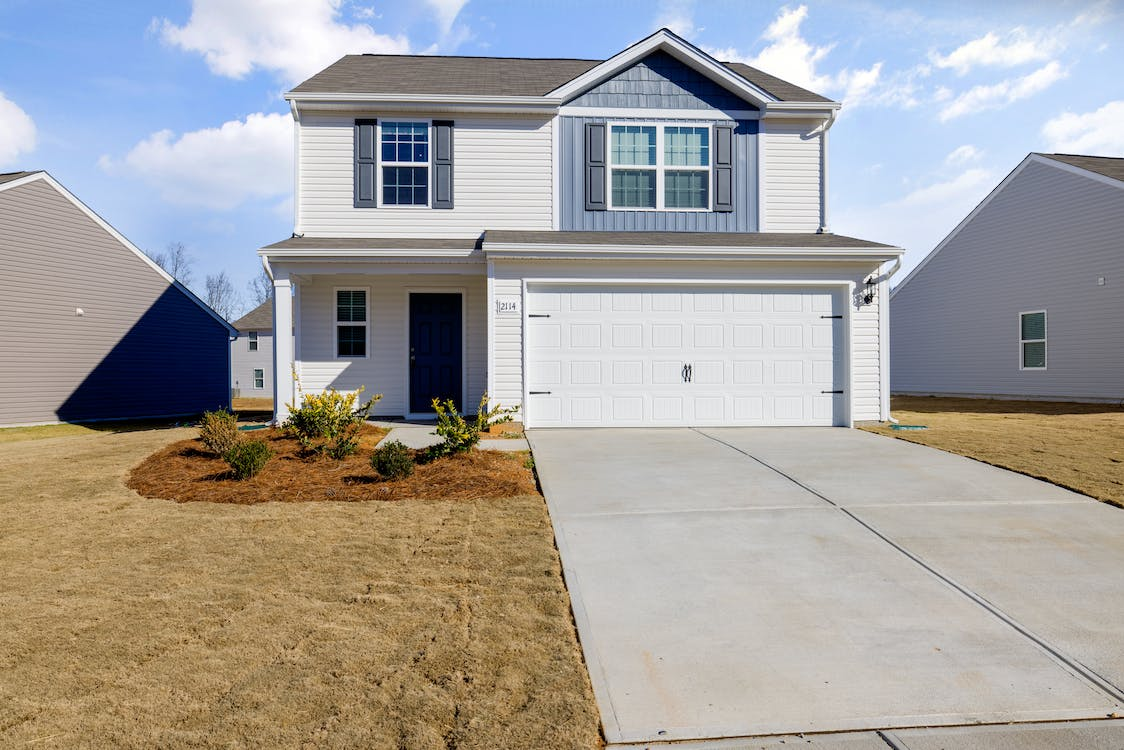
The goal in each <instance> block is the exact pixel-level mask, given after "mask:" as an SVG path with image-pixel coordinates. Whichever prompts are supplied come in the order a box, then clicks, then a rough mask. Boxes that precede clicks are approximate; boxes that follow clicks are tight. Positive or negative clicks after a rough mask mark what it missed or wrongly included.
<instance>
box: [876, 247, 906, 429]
mask: <svg viewBox="0 0 1124 750" xmlns="http://www.w3.org/2000/svg"><path fill="white" fill-rule="evenodd" d="M901 267H902V256H900V255H899V256H898V257H897V258H895V259H894V265H892V266H890V268H889V270H887V271H886V272H885V273H882V274H880V275H878V276H872V277H871V278H870V279H869V281H870V283H872V284H881V283H883V282H888V281H889V280H890V279H891V278H892V277H893V275H894V274H896V273H897V272H898V271H899V270H901ZM886 289H887V291H886V300H885V304H886V310H885V311H882V310H880V311H879V314H880V316H881V317H882V319H883V320H884V321H886V322H887V326H886V328H885V329H882V327H881V326H880V332H883V331H884V335H882V336H880V338H881V339H882V341H881V343H882V349H883V351H884V352H885V356H884V358H883V360H882V365H883V367H882V369H883V371H884V372H885V371H886V370H889V366H890V336H889V326H888V323H889V317H888V315H889V312H888V311H889V304H890V292H889V285H887V287H886ZM883 313H885V314H883ZM884 385H885V386H886V388H885V390H886V391H887V392H886V394H885V396H886V400H887V402H888V401H889V399H890V394H889V390H890V378H889V377H888V376H887V377H886V378H885V380H884ZM887 406H888V404H887ZM886 421H888V422H889V423H890V424H898V420H896V419H894V417H893V415H891V414H890V410H889V408H887V409H886Z"/></svg>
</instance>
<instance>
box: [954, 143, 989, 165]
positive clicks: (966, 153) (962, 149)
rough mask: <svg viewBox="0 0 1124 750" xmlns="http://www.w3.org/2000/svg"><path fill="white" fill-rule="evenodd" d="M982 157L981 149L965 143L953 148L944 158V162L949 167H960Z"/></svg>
mask: <svg viewBox="0 0 1124 750" xmlns="http://www.w3.org/2000/svg"><path fill="white" fill-rule="evenodd" d="M982 157H983V151H980V150H979V149H978V148H976V147H975V146H973V145H971V144H970V143H967V144H964V145H963V146H959V147H957V148H955V149H953V150H952V152H951V153H949V155H948V156H946V157H945V158H944V163H945V164H946V165H948V166H950V167H962V166H964V165H965V164H968V163H969V162H973V161H979V160H980V159H981V158H982Z"/></svg>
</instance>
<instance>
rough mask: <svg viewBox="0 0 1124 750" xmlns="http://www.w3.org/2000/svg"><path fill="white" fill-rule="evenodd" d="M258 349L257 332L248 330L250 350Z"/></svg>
mask: <svg viewBox="0 0 1124 750" xmlns="http://www.w3.org/2000/svg"><path fill="white" fill-rule="evenodd" d="M257 350H258V332H257V331H250V351H252V352H256V351H257Z"/></svg>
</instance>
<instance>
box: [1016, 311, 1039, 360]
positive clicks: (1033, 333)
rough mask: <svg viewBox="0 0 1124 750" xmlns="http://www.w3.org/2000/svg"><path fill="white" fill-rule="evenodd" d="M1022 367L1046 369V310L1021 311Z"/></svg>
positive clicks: (1020, 340)
mask: <svg viewBox="0 0 1124 750" xmlns="http://www.w3.org/2000/svg"><path fill="white" fill-rule="evenodd" d="M1019 349H1020V353H1019V356H1020V358H1021V365H1020V367H1021V369H1023V370H1045V369H1046V311H1045V310H1039V311H1036V312H1024V313H1019Z"/></svg>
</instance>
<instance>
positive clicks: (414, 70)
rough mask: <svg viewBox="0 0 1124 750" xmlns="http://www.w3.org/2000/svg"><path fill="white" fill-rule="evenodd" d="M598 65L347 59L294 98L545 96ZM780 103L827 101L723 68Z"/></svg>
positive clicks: (733, 66)
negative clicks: (305, 95)
mask: <svg viewBox="0 0 1124 750" xmlns="http://www.w3.org/2000/svg"><path fill="white" fill-rule="evenodd" d="M602 62H604V61H603V60H574V59H543V58H526V57H454V56H449V57H445V56H436V55H347V56H345V57H342V58H340V59H339V60H337V61H336V62H334V63H332V64H331V65H329V66H328V67H327V68H325V69H324V70H322V71H320V72H319V73H317V74H316V75H314V76H313V77H312V78H309V79H308V80H307V81H305V82H304V83H301V84H300V85H299V86H297V87H296V88H294V89H293V92H294V93H326V94H328V93H331V94H437V95H454V94H463V95H469V96H544V95H545V94H547V93H549V92H551V91H553V90H554V89H556V88H558V87H559V86H561V85H562V84H564V83H566V82H568V81H572V80H573V79H575V78H577V77H578V76H580V75H582V74H583V73H586V72H588V71H589V70H591V69H592V68H594V67H596V66H597V65H600V64H601V63H602ZM722 64H723V65H725V66H726V67H727V68H729V69H730V70H731V71H733V72H734V73H736V74H737V75H739V76H741V77H742V78H744V79H746V80H747V81H749V82H750V83H752V84H753V85H755V86H757V87H758V88H761V89H764V90H765V91H766V92H768V93H769V94H771V95H773V96H774V97H776V98H777V99H778V100H779V101H782V102H793V101H798V102H830V101H831V100H830V99H828V98H826V97H823V96H820V95H819V94H816V93H813V92H811V91H808V90H807V89H802V88H800V87H799V86H796V85H794V84H791V83H788V82H787V81H782V80H781V79H780V78H777V77H775V76H771V75H769V74H768V73H764V72H762V71H760V70H757V69H756V68H751V67H750V66H748V65H744V64H742V63H722Z"/></svg>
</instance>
